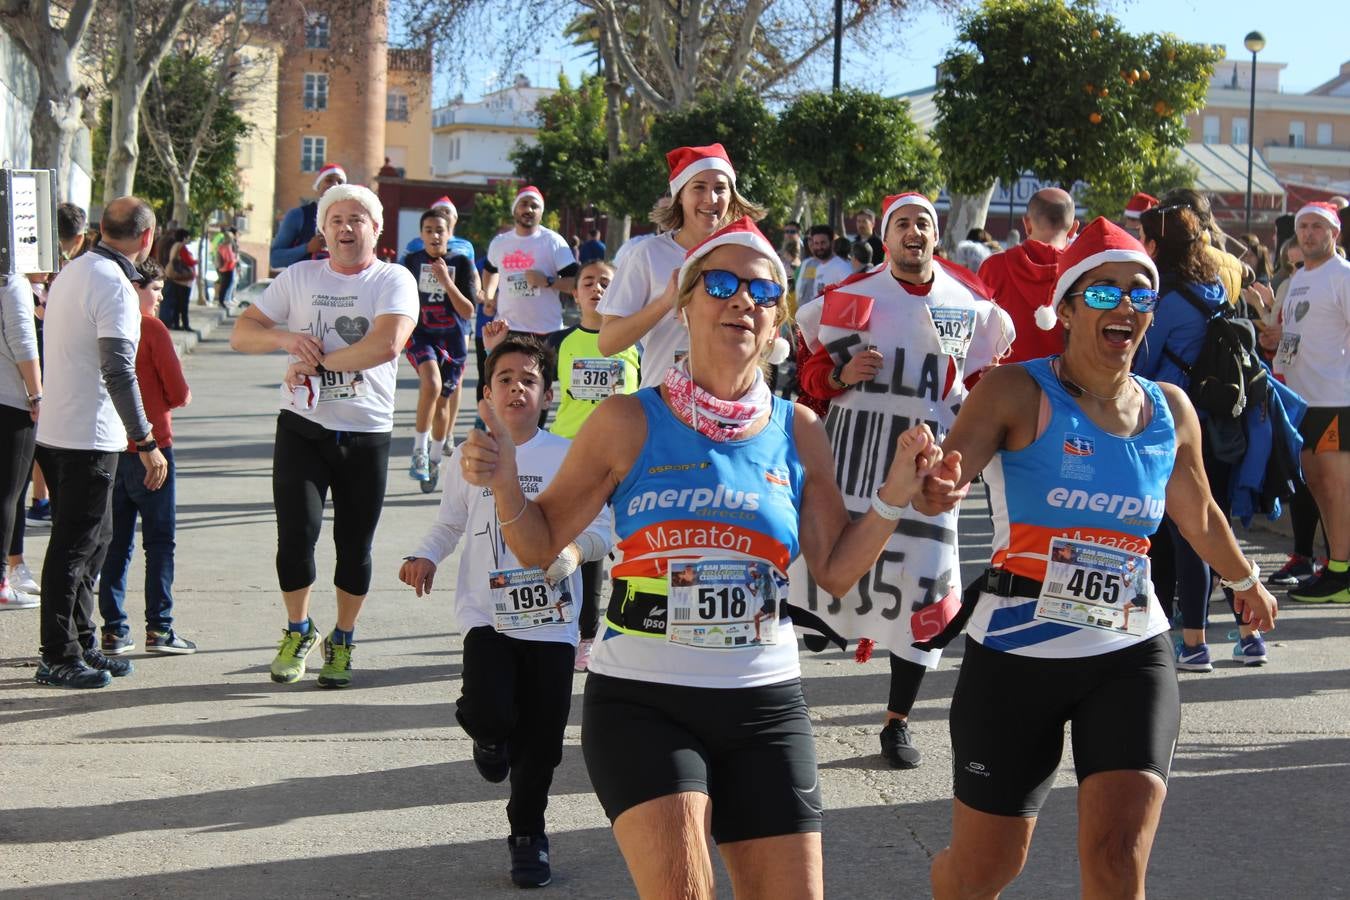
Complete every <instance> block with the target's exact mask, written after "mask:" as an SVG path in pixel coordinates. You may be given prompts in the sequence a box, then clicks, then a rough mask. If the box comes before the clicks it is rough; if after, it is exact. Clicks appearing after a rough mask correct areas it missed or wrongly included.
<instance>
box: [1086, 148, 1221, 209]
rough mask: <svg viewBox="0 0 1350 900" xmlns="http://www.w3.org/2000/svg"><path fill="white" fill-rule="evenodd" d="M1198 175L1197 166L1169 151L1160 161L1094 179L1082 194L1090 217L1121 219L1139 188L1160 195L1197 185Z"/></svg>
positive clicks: (1145, 163) (1151, 161)
mask: <svg viewBox="0 0 1350 900" xmlns="http://www.w3.org/2000/svg"><path fill="white" fill-rule="evenodd" d="M1198 175H1199V172H1197V171H1196V169H1195V167H1194V166H1192V165H1190V164H1189V163H1186V162H1183V161H1182V159H1181V154H1180V153H1178V152H1177V151H1176V150H1169V151H1168V153H1167V155H1166V156H1164V157H1163V159H1162V160H1161V161H1153V160H1148V161H1145V162H1142V163H1140V164H1139V165H1138V166H1137V167H1132V168H1131V169H1130V171H1128V172H1121V173H1117V174H1116V175H1115V176H1114V177H1111V178H1095V179H1093V181H1092V184H1090V185H1088V189H1087V190H1086V191H1085V192H1084V193H1083V203H1084V205H1086V206H1087V208H1088V216H1089V217H1090V218H1096V217H1097V216H1106V217H1107V218H1108V219H1118V218H1120V216H1121V214H1122V212H1123V211H1124V209H1125V204H1126V203H1127V202H1128V201H1129V199H1130V198H1131V197H1133V196H1134V194H1135V192H1136V191H1143V192H1144V193H1146V194H1152V195H1153V196H1155V197H1161V196H1162V195H1163V194H1165V193H1167V192H1168V191H1170V190H1172V189H1173V188H1188V187H1195V180H1196V177H1197V176H1198Z"/></svg>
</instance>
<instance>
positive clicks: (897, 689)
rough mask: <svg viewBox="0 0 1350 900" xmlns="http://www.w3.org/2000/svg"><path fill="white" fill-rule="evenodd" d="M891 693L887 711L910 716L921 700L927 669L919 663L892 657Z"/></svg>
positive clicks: (893, 655)
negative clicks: (921, 687) (915, 702)
mask: <svg viewBox="0 0 1350 900" xmlns="http://www.w3.org/2000/svg"><path fill="white" fill-rule="evenodd" d="M890 656H891V691H890V697H888V698H887V700H886V709H887V710H888V711H889V712H893V713H895V714H896V715H900V716H908V715H909V712H910V710H912V709H913V708H914V701H915V700H917V699H919V685H921V684H923V676H924V673H925V672H926V671H928V670H927V669H925V668H924V667H923V666H921V665H919V664H918V663H913V662H910V661H909V660H907V659H902V658H900V657H899V656H896V655H895V654H894V653H892V654H891V655H890Z"/></svg>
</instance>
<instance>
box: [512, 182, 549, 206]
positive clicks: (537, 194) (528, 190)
mask: <svg viewBox="0 0 1350 900" xmlns="http://www.w3.org/2000/svg"><path fill="white" fill-rule="evenodd" d="M526 197H533V198H534V199H536V200H538V201H539V206H540V208H541V209H542V208H543V206H544V192H543V191H541V190H539V188H537V187H535V186H534V185H532V184H527V185H525V186H524V187H523V188H521V189H520V190H519V191H517V192H516V199H514V200H512V201H511V212H513V213H514V212H515V211H516V206H518V205H519V204H520V201H521V200H524V199H525V198H526Z"/></svg>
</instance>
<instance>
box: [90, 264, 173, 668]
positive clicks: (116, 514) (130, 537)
mask: <svg viewBox="0 0 1350 900" xmlns="http://www.w3.org/2000/svg"><path fill="white" fill-rule="evenodd" d="M136 272H137V274H138V275H139V276H140V281H139V282H137V283H136V284H135V287H136V298H137V299H138V300H139V301H140V303H141V341H140V344H139V346H138V347H137V349H136V381H137V383H138V384H139V385H140V390H141V405H142V406H143V407H144V409H145V417H146V418H147V419H149V420H150V424H151V426H152V429H151V430H152V433H153V434H154V435H155V443H156V444H158V445H159V449H160V452H162V453H163V454H164V458H165V460H167V461H168V463H169V474H168V475H167V476H165V478H164V485H163V486H162V487H160V488H159V490H150V489H149V488H147V487H146V485H145V467H144V466H143V465H141V459H140V455H139V454H138V453H137V452H136V446H135V444H134V443H132V444H129V445H128V448H127V452H125V453H122V454H121V458H120V459H118V461H117V472H116V474H115V475H114V476H113V491H112V519H113V532H112V539H111V540H110V541H109V542H108V555H107V556H106V557H104V560H103V570H102V572H101V574H100V578H99V589H98V606H99V614H100V615H101V616H102V617H103V652H104V654H105V655H107V656H120V655H122V654H123V653H127V652H129V651H131V650H134V649H135V648H136V642H135V641H134V640H133V639H132V637H131V632H130V626H129V625H128V624H127V613H126V593H127V572H128V570H129V569H130V568H131V551H132V547H133V545H134V544H135V538H136V517H137V515H138V514H139V516H140V519H141V544H142V547H143V549H144V550H145V649H146V650H147V651H148V652H150V653H167V654H185V653H195V652H196V650H197V645H196V644H194V643H193V642H192V641H189V640H185V639H183V638H181V637H179V636H178V633H177V632H175V631H174V628H173V552H174V537H175V534H176V532H177V513H176V510H175V493H174V491H175V479H174V464H173V425H172V423H173V412H172V410H175V409H178V408H179V407H182V406H187V405H188V403H190V402H191V401H192V392H191V391H190V390H188V383H187V380H186V379H185V378H184V377H183V366H182V365H181V364H180V363H179V361H178V352H177V351H176V350H175V349H174V346H173V338H172V337H170V335H169V329H168V327H167V326H165V324H164V323H163V322H161V321H160V320H159V319H158V318H156V316H155V312H156V309H155V308H156V307H157V306H158V305H159V301H160V296H161V291H162V290H163V288H164V270H163V269H162V268H160V265H159V264H158V263H157V262H155V261H154V260H149V259H148V260H146V261H145V262H143V263H141V264H140V266H138V267H137V270H136Z"/></svg>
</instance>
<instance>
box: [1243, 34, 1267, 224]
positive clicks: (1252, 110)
mask: <svg viewBox="0 0 1350 900" xmlns="http://www.w3.org/2000/svg"><path fill="white" fill-rule="evenodd" d="M1242 45H1243V46H1244V47H1246V48H1247V49H1248V50H1250V51H1251V54H1252V79H1251V85H1250V87H1251V92H1250V93H1251V101H1250V103H1249V104H1248V107H1247V231H1251V230H1252V141H1253V140H1254V138H1255V135H1256V54H1258V53H1260V52H1261V50H1262V49H1263V48H1264V47H1265V46H1266V39H1265V36H1264V35H1262V34H1261V32H1259V31H1253V32H1251V33H1249V34H1248V35H1247V36H1246V37H1245V38H1244V39H1243V41H1242Z"/></svg>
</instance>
